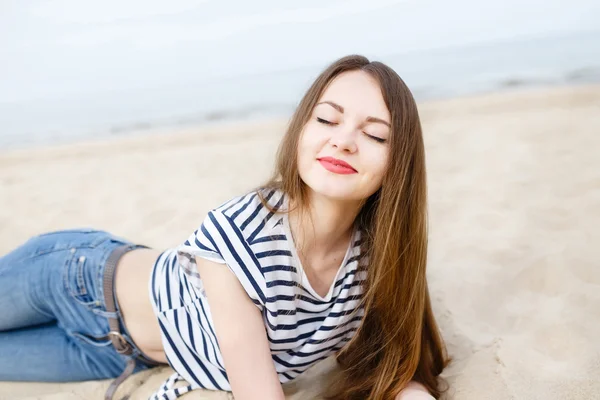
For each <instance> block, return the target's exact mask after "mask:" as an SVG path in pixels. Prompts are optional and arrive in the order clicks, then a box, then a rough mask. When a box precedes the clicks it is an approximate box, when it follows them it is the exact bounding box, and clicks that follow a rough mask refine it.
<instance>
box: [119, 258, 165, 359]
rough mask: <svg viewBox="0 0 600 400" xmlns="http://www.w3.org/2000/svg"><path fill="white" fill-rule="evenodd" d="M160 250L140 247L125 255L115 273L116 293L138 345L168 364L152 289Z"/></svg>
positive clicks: (126, 324) (152, 356) (149, 354)
mask: <svg viewBox="0 0 600 400" xmlns="http://www.w3.org/2000/svg"><path fill="white" fill-rule="evenodd" d="M160 253H161V252H160V251H158V250H154V249H136V250H133V251H130V252H128V253H126V254H125V255H124V256H123V257H121V259H120V260H119V263H118V265H117V270H116V274H115V293H116V297H117V302H118V303H119V308H120V310H121V313H122V316H123V322H124V324H125V326H126V328H127V330H128V331H129V334H130V336H131V339H132V340H133V342H134V343H135V345H136V346H137V347H138V348H139V349H140V350H141V351H142V352H143V353H144V355H146V356H147V357H149V358H150V359H152V360H154V361H158V362H162V363H165V364H166V363H167V358H166V356H165V352H164V350H163V345H162V341H161V336H160V327H159V325H158V320H157V318H156V316H155V315H154V310H153V309H152V304H151V303H150V294H149V289H148V284H149V280H150V275H151V273H152V267H153V266H154V263H155V261H156V259H157V258H158V256H159V255H160Z"/></svg>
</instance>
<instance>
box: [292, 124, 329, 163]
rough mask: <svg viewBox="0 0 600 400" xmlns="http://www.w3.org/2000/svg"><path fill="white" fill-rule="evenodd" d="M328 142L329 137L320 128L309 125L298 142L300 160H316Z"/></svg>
mask: <svg viewBox="0 0 600 400" xmlns="http://www.w3.org/2000/svg"><path fill="white" fill-rule="evenodd" d="M326 142H327V136H326V134H325V133H324V132H322V131H321V130H320V129H319V128H318V127H314V126H310V125H308V126H307V127H306V128H305V129H304V130H303V131H302V133H301V135H300V139H299V141H298V159H299V160H302V159H314V158H315V157H316V156H317V154H318V152H319V151H320V150H321V148H322V147H323V145H324V144H325V143H326Z"/></svg>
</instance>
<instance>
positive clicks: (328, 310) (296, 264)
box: [150, 190, 365, 400]
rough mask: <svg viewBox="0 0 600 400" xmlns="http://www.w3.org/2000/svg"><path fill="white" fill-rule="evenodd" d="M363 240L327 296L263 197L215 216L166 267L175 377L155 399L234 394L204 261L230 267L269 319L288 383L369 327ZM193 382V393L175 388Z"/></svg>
mask: <svg viewBox="0 0 600 400" xmlns="http://www.w3.org/2000/svg"><path fill="white" fill-rule="evenodd" d="M263 195H264V197H265V198H266V199H267V201H268V203H269V205H271V207H273V208H275V209H276V210H279V211H284V210H286V209H287V198H286V196H285V195H284V194H283V193H282V192H281V191H277V190H269V191H267V190H265V191H264V192H263ZM359 256H360V232H359V231H355V232H354V233H353V237H352V240H351V242H350V245H349V247H348V251H347V253H346V256H345V258H344V260H343V261H342V263H341V265H340V268H339V270H338V273H337V276H336V278H335V279H334V282H333V284H332V285H331V288H330V290H329V292H328V293H327V294H326V295H325V296H324V297H322V296H320V295H319V294H317V293H316V292H315V291H314V289H313V288H312V287H311V286H310V282H309V281H308V278H307V277H306V274H305V273H304V270H303V269H302V265H301V263H300V260H299V259H298V256H297V253H296V249H295V245H294V242H293V239H292V236H291V232H290V228H289V221H288V218H287V214H286V213H285V212H280V213H278V212H275V213H274V212H271V211H270V210H269V209H267V208H266V207H264V206H263V205H262V204H261V202H260V200H259V197H258V195H257V193H256V192H253V193H250V194H247V195H245V196H241V197H237V198H234V199H232V200H230V201H229V202H227V203H225V204H223V205H222V206H220V207H218V208H217V209H214V210H213V211H211V212H209V214H208V215H207V217H206V218H205V220H204V222H203V223H202V225H201V226H200V227H199V228H198V230H196V231H195V232H194V233H193V234H192V235H191V236H190V237H189V238H188V240H186V241H185V242H184V243H183V244H182V245H181V246H180V247H179V248H177V249H171V250H167V251H165V252H164V253H162V254H161V256H160V257H159V258H158V260H157V262H156V264H155V266H154V271H153V273H152V279H151V282H150V298H151V301H152V303H153V307H154V311H155V313H156V315H157V317H158V320H159V325H160V327H161V330H162V340H163V345H164V349H165V353H166V355H167V358H168V360H169V363H170V365H171V366H172V367H173V369H175V371H176V372H177V375H175V376H172V377H171V378H169V381H167V382H166V383H165V384H164V385H163V386H162V387H161V388H160V389H159V390H158V391H157V392H156V393H155V394H154V395H153V396H152V397H151V398H152V399H157V400H158V399H175V398H177V397H179V396H180V395H181V394H183V393H184V392H187V391H188V390H190V389H198V388H205V389H212V390H231V388H230V386H229V382H228V380H227V374H226V372H225V369H224V368H223V359H222V356H221V353H220V351H219V347H218V344H217V340H216V336H215V332H214V330H213V323H212V317H211V314H210V309H209V307H208V302H207V299H206V295H205V293H204V289H203V284H202V280H201V279H200V276H199V274H198V272H197V270H196V262H195V257H202V258H205V259H209V260H211V261H214V262H217V263H221V264H224V265H226V267H228V268H230V269H231V271H232V272H233V273H234V274H235V276H236V277H237V278H238V280H239V281H240V283H241V285H242V287H243V288H244V290H245V291H246V293H247V294H248V296H249V297H250V299H252V301H253V302H254V304H255V305H256V306H257V307H258V308H259V310H261V312H262V315H263V320H264V322H265V327H266V331H267V336H268V339H269V344H270V348H271V354H272V358H273V362H274V364H275V369H276V371H277V373H278V375H279V380H280V382H282V383H285V382H288V381H290V380H292V379H294V378H296V377H297V376H298V375H300V374H301V373H302V372H304V371H305V370H306V369H308V368H309V367H310V366H312V365H313V364H315V363H316V362H318V361H320V360H322V359H324V358H326V357H328V356H330V355H332V354H334V353H335V352H337V351H338V350H339V349H341V348H342V347H343V346H344V345H345V344H346V343H347V342H348V341H349V340H350V338H351V337H352V335H353V334H354V332H355V331H356V330H357V329H358V326H359V324H360V322H361V320H362V316H363V313H362V309H361V308H359V307H358V305H359V301H360V298H361V295H362V285H361V283H362V281H363V280H364V279H365V276H364V271H360V272H357V269H358V260H359ZM180 380H184V381H186V382H187V383H188V384H189V387H186V386H184V387H183V388H180V389H177V388H174V383H175V382H177V381H180Z"/></svg>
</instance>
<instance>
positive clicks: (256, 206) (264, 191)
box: [207, 188, 286, 237]
mask: <svg viewBox="0 0 600 400" xmlns="http://www.w3.org/2000/svg"><path fill="white" fill-rule="evenodd" d="M285 203H286V197H285V195H284V193H283V192H282V191H281V190H278V189H274V188H260V189H257V190H254V191H252V192H249V193H246V194H243V195H241V196H237V197H234V198H232V199H230V200H228V201H227V202H225V203H223V204H221V205H220V206H218V207H216V208H214V209H212V210H211V211H210V212H209V213H208V215H207V219H211V220H212V221H213V223H217V224H219V225H223V224H227V225H228V227H230V228H234V229H236V230H238V231H239V232H241V233H242V234H243V235H244V236H246V237H247V236H248V235H251V234H252V232H254V230H255V229H256V228H257V227H258V226H260V225H261V224H262V223H264V222H266V221H267V220H269V219H270V218H271V216H272V215H273V214H275V213H276V212H277V211H280V210H281V209H282V208H283V207H284V206H285Z"/></svg>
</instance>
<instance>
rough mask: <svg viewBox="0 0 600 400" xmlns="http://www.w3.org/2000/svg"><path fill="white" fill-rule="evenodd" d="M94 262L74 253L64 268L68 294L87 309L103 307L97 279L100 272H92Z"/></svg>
mask: <svg viewBox="0 0 600 400" xmlns="http://www.w3.org/2000/svg"><path fill="white" fill-rule="evenodd" d="M91 263H93V260H89V259H88V258H87V257H86V256H85V255H82V254H77V253H73V255H72V257H69V258H67V261H66V264H65V268H64V284H65V290H66V291H67V293H68V294H69V295H70V296H71V297H72V298H73V299H74V300H75V301H76V302H77V303H79V304H81V305H82V306H85V307H87V308H90V309H91V308H95V307H99V306H101V304H102V303H101V302H100V301H97V300H98V299H97V298H96V293H95V292H96V290H95V289H96V288H95V282H94V280H95V278H96V276H97V275H98V273H99V271H92V269H93V267H94V266H93V265H92V264H91Z"/></svg>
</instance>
